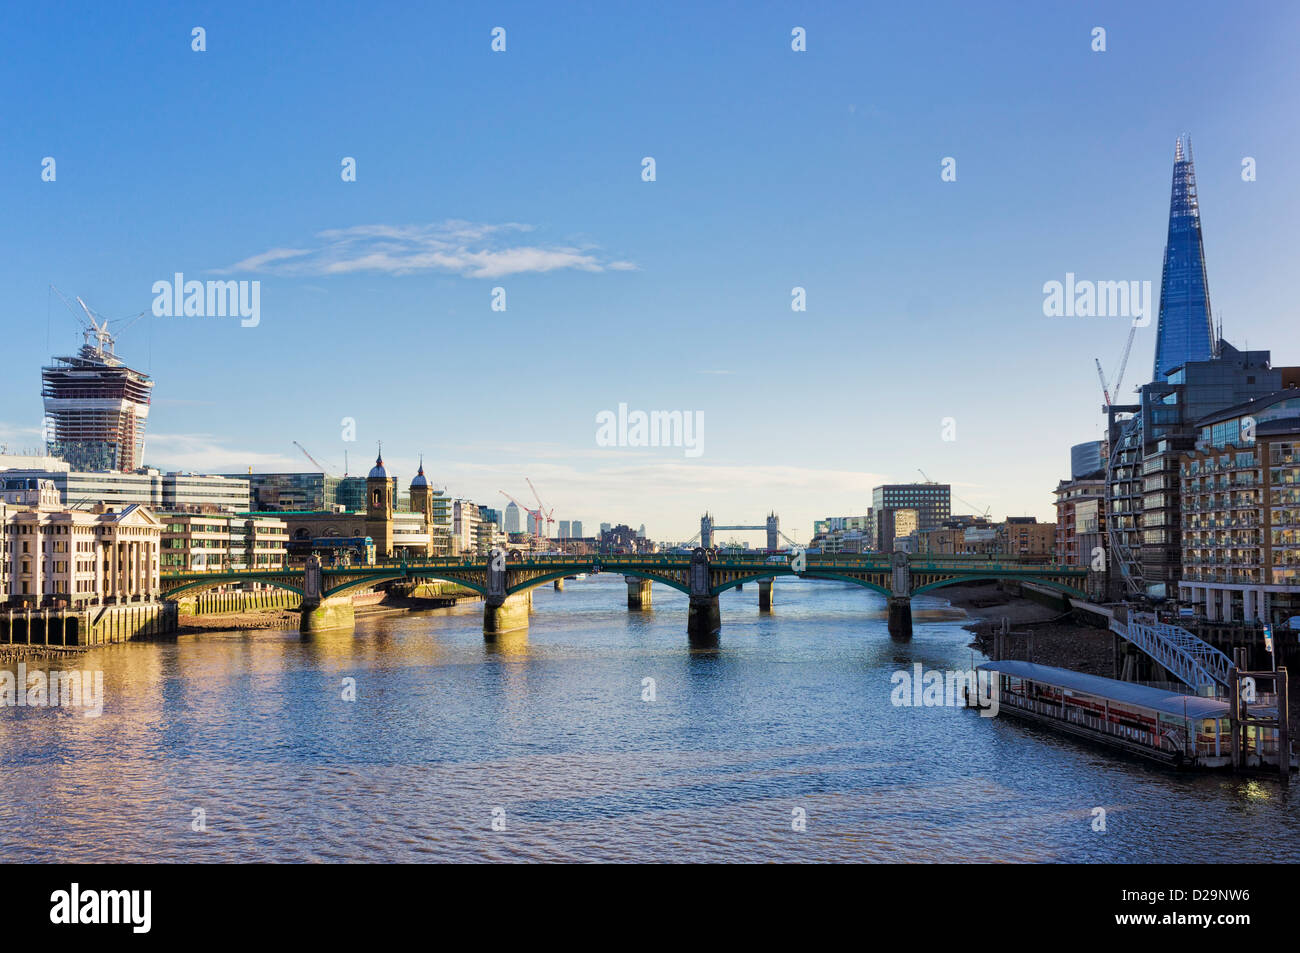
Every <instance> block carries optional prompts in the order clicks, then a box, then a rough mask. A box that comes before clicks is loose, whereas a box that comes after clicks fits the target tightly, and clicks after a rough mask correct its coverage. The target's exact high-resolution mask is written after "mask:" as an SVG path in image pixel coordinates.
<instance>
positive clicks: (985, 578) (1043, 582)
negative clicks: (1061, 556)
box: [912, 572, 1088, 601]
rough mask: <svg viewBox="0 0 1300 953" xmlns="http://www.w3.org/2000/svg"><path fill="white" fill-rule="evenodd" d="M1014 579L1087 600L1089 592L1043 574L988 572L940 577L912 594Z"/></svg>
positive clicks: (916, 594) (919, 587) (914, 590)
mask: <svg viewBox="0 0 1300 953" xmlns="http://www.w3.org/2000/svg"><path fill="white" fill-rule="evenodd" d="M1010 580H1014V581H1016V582H1032V583H1035V584H1036V585H1039V586H1043V587H1045V588H1047V589H1055V590H1056V591H1057V592H1060V593H1064V594H1065V595H1067V596H1074V597H1075V598H1076V599H1083V600H1085V601H1086V600H1087V598H1088V595H1087V593H1085V592H1083V591H1081V590H1079V589H1075V588H1074V587H1073V586H1069V585H1066V584H1065V583H1063V582H1058V581H1057V580H1055V579H1045V578H1043V577H1041V576H1030V575H1025V574H1022V573H992V572H991V573H988V574H980V575H971V576H954V577H953V578H951V579H940V580H939V581H937V582H928V583H926V584H925V585H924V586H918V587H916V588H915V589H913V590H912V595H914V596H919V595H920V594H921V593H923V592H933V591H934V590H935V589H942V588H943V587H944V586H960V585H962V584H964V583H968V582H1007V581H1010Z"/></svg>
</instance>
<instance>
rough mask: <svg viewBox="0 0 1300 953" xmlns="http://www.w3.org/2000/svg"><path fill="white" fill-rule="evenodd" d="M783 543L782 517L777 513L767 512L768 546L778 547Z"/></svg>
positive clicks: (769, 547)
mask: <svg viewBox="0 0 1300 953" xmlns="http://www.w3.org/2000/svg"><path fill="white" fill-rule="evenodd" d="M780 545H781V517H779V516H777V515H776V514H775V513H768V514H767V548H768V549H769V550H773V549H777V548H778V547H779V546H780Z"/></svg>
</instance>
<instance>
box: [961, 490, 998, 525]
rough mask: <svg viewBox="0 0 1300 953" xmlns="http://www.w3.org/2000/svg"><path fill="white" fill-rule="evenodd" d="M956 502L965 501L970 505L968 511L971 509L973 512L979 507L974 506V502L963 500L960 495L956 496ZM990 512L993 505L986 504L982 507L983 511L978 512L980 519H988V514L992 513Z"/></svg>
mask: <svg viewBox="0 0 1300 953" xmlns="http://www.w3.org/2000/svg"><path fill="white" fill-rule="evenodd" d="M957 502H958V503H965V504H966V505H967V506H969V507H970V511H971V512H972V513H974V512H975V511H976V510H978V509H979V507H977V506H976V505H975V504H974V503H972V502H971V501H970V500H963V499H962V498H961V497H960V496H959V497H957ZM992 512H993V507H991V506H986V507H984V512H983V513H981V514H980V519H985V520H986V519H988V518H989V514H990V513H992Z"/></svg>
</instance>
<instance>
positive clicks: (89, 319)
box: [50, 285, 149, 364]
mask: <svg viewBox="0 0 1300 953" xmlns="http://www.w3.org/2000/svg"><path fill="white" fill-rule="evenodd" d="M50 290H51V291H53V292H54V293H55V294H56V295H58V296H59V298H60V299H61V300H62V301H63V303H64V304H66V305H67V306H68V310H69V311H71V312H72V313H73V314H74V315H75V316H76V318H77V320H78V321H80V322H81V325H82V327H81V333H82V336H83V337H84V338H85V341H86V344H85V350H87V351H93V352H94V354H95V356H96V357H98V358H100V359H101V360H104V361H106V362H108V363H109V364H117V363H120V361H119V360H118V358H117V356H116V355H115V354H114V353H113V345H114V342H115V340H116V339H115V338H114V336H113V334H112V333H110V332H109V330H108V318H106V317H104V316H103V315H102V314H99V313H98V312H96V311H93V310H91V307H90V305H88V304H86V302H84V301H82V300H81V297H80V296H78V297H77V298H76V302H77V304H78V305H79V306H80V307H81V310H82V311H83V312H84V313H85V315H86V316H85V318H82V317H81V315H80V314H77V309H76V308H74V307H73V306H72V302H71V301H69V300H68V296H67V295H65V294H64V293H63V292H62V291H60V290H59V289H58V288H56V287H54V285H50ZM148 313H149V312H148V311H141V312H140V313H139V314H137V315H134V316H132V317H130V318H123V319H122V320H124V321H126V324H125V325H123V326H122V327H120V328H118V329H117V333H118V334H123V333H125V332H126V331H127V330H129V329H130V328H132V327H133V326H134V325H135V323H136V322H137V321H139V320H140V319H141V318H143V317H144V316H145V315H146V314H148ZM96 319H98V320H96Z"/></svg>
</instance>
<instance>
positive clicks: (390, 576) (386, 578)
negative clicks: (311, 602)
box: [321, 567, 487, 599]
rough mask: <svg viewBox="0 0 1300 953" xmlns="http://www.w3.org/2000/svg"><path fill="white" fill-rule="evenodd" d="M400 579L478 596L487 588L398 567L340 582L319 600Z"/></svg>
mask: <svg viewBox="0 0 1300 953" xmlns="http://www.w3.org/2000/svg"><path fill="white" fill-rule="evenodd" d="M400 579H410V580H412V581H414V580H416V579H436V580H438V581H440V582H450V583H454V584H455V585H457V586H464V587H465V588H466V589H473V590H474V591H475V592H477V593H478V594H479V595H484V594H485V593H486V592H487V587H486V586H484V585H483V584H482V583H479V582H474V581H472V580H469V579H466V578H464V577H462V576H457V575H455V574H453V573H451V572H447V573H440V572H438V571H437V570H421V569H415V568H412V569H409V570H408V569H402V568H400V567H399V568H395V569H394V570H393V571H392V572H384V573H376V574H375V575H373V576H360V577H358V578H355V579H349V580H348V581H347V582H341V583H339V584H338V585H335V586H331V587H330V588H328V589H326V590H324V591H323V592H321V598H323V599H324V598H328V597H330V596H341V595H345V594H347V593H349V592H353V591H354V590H357V589H370V588H373V587H374V586H378V585H380V584H382V583H385V582H394V581H396V580H400Z"/></svg>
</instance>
